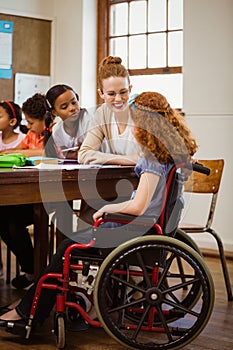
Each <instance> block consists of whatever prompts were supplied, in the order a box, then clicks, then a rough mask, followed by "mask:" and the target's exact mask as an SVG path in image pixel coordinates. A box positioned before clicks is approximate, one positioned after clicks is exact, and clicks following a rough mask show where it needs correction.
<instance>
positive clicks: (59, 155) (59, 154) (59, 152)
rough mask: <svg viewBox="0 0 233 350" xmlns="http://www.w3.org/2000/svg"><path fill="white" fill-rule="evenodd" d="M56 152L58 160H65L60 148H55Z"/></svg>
mask: <svg viewBox="0 0 233 350" xmlns="http://www.w3.org/2000/svg"><path fill="white" fill-rule="evenodd" d="M56 150H57V155H58V158H65V157H64V154H63V153H62V149H61V147H59V146H57V147H56Z"/></svg>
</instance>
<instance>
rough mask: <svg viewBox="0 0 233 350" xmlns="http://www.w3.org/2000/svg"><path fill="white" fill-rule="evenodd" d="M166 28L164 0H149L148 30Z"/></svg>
mask: <svg viewBox="0 0 233 350" xmlns="http://www.w3.org/2000/svg"><path fill="white" fill-rule="evenodd" d="M161 30H166V2H165V1H164V0H156V1H155V0H149V2H148V31H149V32H154V31H161Z"/></svg>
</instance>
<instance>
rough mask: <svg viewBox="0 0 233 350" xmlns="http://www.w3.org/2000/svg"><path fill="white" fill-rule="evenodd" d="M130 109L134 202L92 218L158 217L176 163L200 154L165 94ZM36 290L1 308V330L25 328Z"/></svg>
mask: <svg viewBox="0 0 233 350" xmlns="http://www.w3.org/2000/svg"><path fill="white" fill-rule="evenodd" d="M130 110H131V116H132V120H133V122H134V124H135V126H134V135H135V138H136V140H137V142H138V144H139V145H140V147H141V150H142V154H143V155H142V157H141V158H140V159H139V161H138V163H137V165H136V166H135V172H136V174H137V175H138V177H139V184H138V187H137V190H136V193H135V194H134V195H133V196H132V198H130V199H129V200H127V201H125V202H122V203H117V204H108V205H105V206H104V207H102V208H101V209H100V210H98V211H97V212H96V213H95V214H94V215H93V219H94V220H96V219H97V218H99V217H101V216H102V215H103V213H104V212H107V213H125V214H131V215H136V216H138V215H143V214H144V215H150V216H153V218H156V217H158V216H159V213H160V210H161V198H162V193H163V190H164V188H165V183H166V179H167V175H168V173H169V170H170V169H171V167H172V166H173V165H174V163H176V162H180V161H184V162H186V161H190V159H191V157H192V156H193V155H194V153H195V152H196V150H197V144H196V141H195V139H194V138H193V137H192V135H191V132H190V130H189V129H188V128H187V126H186V125H185V122H184V119H183V117H182V116H181V115H180V114H179V113H178V112H176V111H175V110H174V109H172V108H171V107H170V105H169V103H168V102H167V100H166V98H165V97H164V96H162V95H161V94H159V93H157V92H145V93H142V94H140V95H139V96H137V97H136V98H135V101H134V102H133V103H132V104H131V107H130ZM105 225H107V223H106V224H103V226H102V227H106V226H105ZM109 230H112V231H111V232H110V233H109V234H110V235H111V234H114V228H112V229H109ZM81 234H82V236H81V235H80V234H77V236H76V237H77V240H78V241H79V242H80V243H82V242H81V239H80V238H81V237H83V238H84V239H85V240H86V242H88V241H89V240H90V239H91V238H92V234H91V230H89V231H86V232H85V231H84V232H82V233H81ZM85 235H86V237H85ZM73 242H74V241H73V240H71V239H68V238H67V239H65V240H64V241H63V242H62V243H61V244H60V245H59V247H58V250H57V252H56V254H55V255H54V256H53V258H52V260H51V263H50V265H49V266H48V267H47V268H46V269H45V271H44V273H48V272H59V273H61V271H62V266H63V261H62V257H63V255H64V252H65V250H66V248H67V247H68V246H69V245H70V244H72V243H73ZM80 254H81V253H80ZM35 288H36V284H34V285H33V286H31V287H30V289H29V290H28V291H27V293H26V294H25V296H24V297H23V299H22V300H21V301H20V302H18V304H17V306H16V307H15V305H12V306H8V309H6V307H3V308H2V315H1V316H0V326H1V327H5V328H6V329H7V330H8V331H10V330H12V329H15V331H16V330H17V326H22V325H25V324H26V322H27V319H28V316H29V312H30V308H31V304H32V300H33V296H34V292H35ZM56 293H57V292H56V291H55V290H47V289H44V290H43V292H42V294H41V297H40V301H39V304H38V307H37V312H36V316H35V319H36V320H38V321H40V322H43V320H44V319H45V318H46V317H48V315H49V313H50V311H51V310H52V308H53V306H54V303H55V300H56ZM11 308H12V309H11ZM7 310H8V312H6V311H7ZM10 324H11V326H12V324H14V326H15V327H12V328H10V327H9V325H10Z"/></svg>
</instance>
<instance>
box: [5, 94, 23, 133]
mask: <svg viewBox="0 0 233 350" xmlns="http://www.w3.org/2000/svg"><path fill="white" fill-rule="evenodd" d="M0 106H1V107H2V108H4V109H5V111H6V112H7V114H8V116H9V118H10V119H15V120H16V123H15V125H14V127H13V128H14V129H15V128H17V126H20V124H21V121H22V110H21V108H20V106H19V105H17V104H16V103H14V102H13V101H6V100H5V101H1V102H0Z"/></svg>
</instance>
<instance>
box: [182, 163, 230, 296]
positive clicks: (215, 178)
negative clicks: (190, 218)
mask: <svg viewBox="0 0 233 350" xmlns="http://www.w3.org/2000/svg"><path fill="white" fill-rule="evenodd" d="M198 162H199V163H201V164H203V165H204V166H206V167H208V168H210V175H209V176H206V175H203V174H201V173H198V172H193V173H192V174H191V176H190V177H189V179H188V181H186V182H185V185H184V186H185V188H184V190H185V192H192V193H195V194H197V195H203V194H209V195H211V196H212V198H211V202H210V206H209V213H208V218H207V222H206V225H203V226H199V225H195V224H184V223H181V225H180V228H181V229H182V230H184V231H185V232H186V233H206V232H208V233H210V234H211V235H212V236H213V237H214V238H215V239H216V242H217V245H218V249H219V255H220V260H221V264H222V271H223V275H224V280H225V285H226V290H227V296H228V300H229V301H230V300H233V296H232V289H231V283H230V278H229V272H228V268H227V264H226V258H225V254H224V248H223V243H222V240H221V238H220V236H219V235H218V234H217V233H216V232H215V230H214V229H213V228H212V227H211V226H212V222H213V218H214V213H215V208H216V202H217V197H218V191H219V187H220V183H221V179H222V173H223V167H224V160H223V159H214V160H198Z"/></svg>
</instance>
